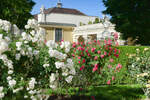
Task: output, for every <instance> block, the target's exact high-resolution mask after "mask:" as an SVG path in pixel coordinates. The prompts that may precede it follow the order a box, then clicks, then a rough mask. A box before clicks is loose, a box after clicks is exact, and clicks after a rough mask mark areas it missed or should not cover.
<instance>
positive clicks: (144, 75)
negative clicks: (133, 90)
mask: <svg viewBox="0 0 150 100" xmlns="http://www.w3.org/2000/svg"><path fill="white" fill-rule="evenodd" d="M128 70H129V72H130V74H131V76H132V77H133V78H135V79H137V82H138V83H139V84H141V85H142V86H143V91H144V93H145V95H146V96H147V97H148V98H149V97H150V48H148V47H145V48H144V49H143V50H140V49H138V48H137V49H136V53H135V54H130V55H129V59H128Z"/></svg>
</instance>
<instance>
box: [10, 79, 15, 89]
mask: <svg viewBox="0 0 150 100" xmlns="http://www.w3.org/2000/svg"><path fill="white" fill-rule="evenodd" d="M8 83H9V86H10V87H14V86H15V85H16V81H15V80H14V79H13V80H9V82H8Z"/></svg>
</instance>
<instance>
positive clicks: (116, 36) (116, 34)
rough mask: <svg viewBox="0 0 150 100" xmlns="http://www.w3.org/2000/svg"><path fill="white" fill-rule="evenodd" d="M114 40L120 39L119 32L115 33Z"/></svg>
mask: <svg viewBox="0 0 150 100" xmlns="http://www.w3.org/2000/svg"><path fill="white" fill-rule="evenodd" d="M114 39H115V40H117V39H118V33H117V32H115V33H114Z"/></svg>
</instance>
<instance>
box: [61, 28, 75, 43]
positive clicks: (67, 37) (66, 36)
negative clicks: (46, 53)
mask: <svg viewBox="0 0 150 100" xmlns="http://www.w3.org/2000/svg"><path fill="white" fill-rule="evenodd" d="M72 32H73V29H63V40H64V41H70V42H72V41H73V38H72Z"/></svg>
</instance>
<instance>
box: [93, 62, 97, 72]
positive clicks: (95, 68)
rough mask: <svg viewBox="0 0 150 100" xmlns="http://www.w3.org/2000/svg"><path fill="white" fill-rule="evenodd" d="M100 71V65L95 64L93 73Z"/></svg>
mask: <svg viewBox="0 0 150 100" xmlns="http://www.w3.org/2000/svg"><path fill="white" fill-rule="evenodd" d="M97 70H98V64H95V65H94V68H93V72H95V71H97Z"/></svg>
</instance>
